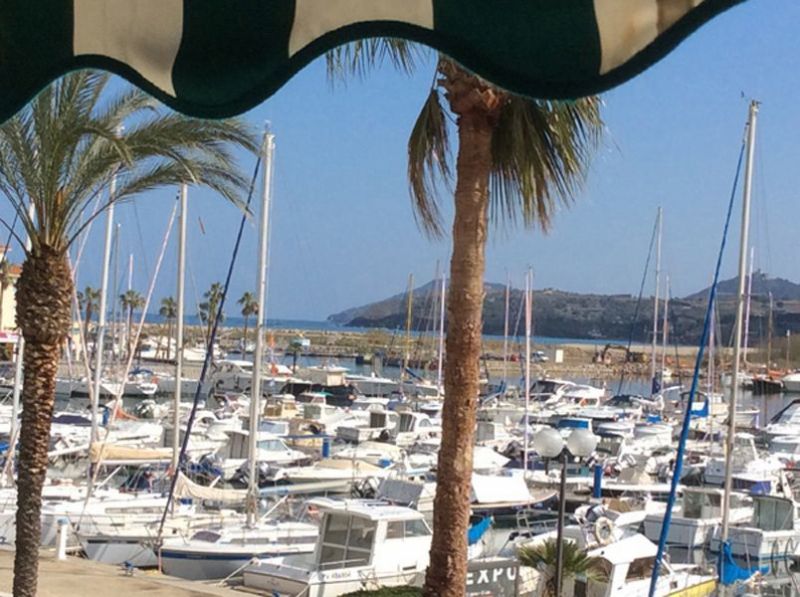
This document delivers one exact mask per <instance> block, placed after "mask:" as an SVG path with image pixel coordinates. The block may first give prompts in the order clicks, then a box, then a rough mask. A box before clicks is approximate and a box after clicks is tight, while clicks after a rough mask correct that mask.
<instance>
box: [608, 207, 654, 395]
mask: <svg viewBox="0 0 800 597" xmlns="http://www.w3.org/2000/svg"><path fill="white" fill-rule="evenodd" d="M656 236H658V217H657V216H656V221H655V222H654V223H653V234H652V235H651V236H650V248H649V249H648V250H647V260H646V261H645V262H644V272H643V273H642V283H641V284H640V285H639V297H638V298H637V299H636V306H635V307H634V308H633V318H632V319H631V327H630V329H629V331H628V346H627V348H626V349H625V362H624V363H622V368H621V370H620V373H619V384H618V385H617V394H622V385H623V384H624V383H625V373H627V368H628V358H629V355H630V354H631V346H633V336H634V334H635V333H636V324H637V323H639V311H640V310H641V308H642V299H643V298H644V287H645V284H647V274H648V272H649V271H650V261H651V260H652V258H653V247H654V246H655V244H656ZM653 300H655V297H653Z"/></svg>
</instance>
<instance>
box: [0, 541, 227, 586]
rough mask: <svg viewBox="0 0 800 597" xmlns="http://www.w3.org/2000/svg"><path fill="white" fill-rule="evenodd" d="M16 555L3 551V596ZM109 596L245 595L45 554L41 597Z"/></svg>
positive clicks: (0, 564)
mask: <svg viewBox="0 0 800 597" xmlns="http://www.w3.org/2000/svg"><path fill="white" fill-rule="evenodd" d="M13 569H14V552H13V551H11V550H7V549H0V597H6V596H7V595H9V596H10V595H11V582H12V577H13ZM72 595H74V596H81V597H107V596H108V595H126V596H127V595H147V596H148V597H232V596H234V595H238V596H239V597H242V594H241V593H239V592H237V591H233V590H231V589H226V588H223V587H217V586H214V585H208V584H204V583H199V582H188V581H185V580H180V579H175V578H170V577H168V576H164V575H162V574H159V573H157V572H148V571H138V570H137V571H135V572H134V574H133V576H126V575H125V573H124V571H123V570H122V569H121V568H119V567H116V566H108V565H105V564H98V563H97V562H92V561H90V560H85V559H83V558H74V557H70V558H67V559H66V560H63V561H58V560H56V559H55V557H54V555H53V552H52V551H50V552H48V551H42V554H41V556H40V559H39V597H57V596H58V597H70V596H72Z"/></svg>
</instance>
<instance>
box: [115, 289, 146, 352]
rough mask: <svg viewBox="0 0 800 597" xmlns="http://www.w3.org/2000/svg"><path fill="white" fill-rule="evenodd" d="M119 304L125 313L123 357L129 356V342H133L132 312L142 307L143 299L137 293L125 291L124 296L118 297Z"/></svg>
mask: <svg viewBox="0 0 800 597" xmlns="http://www.w3.org/2000/svg"><path fill="white" fill-rule="evenodd" d="M119 300H120V302H121V303H122V310H123V311H126V312H127V316H126V321H125V328H126V334H127V335H126V339H125V341H126V343H127V348H126V350H125V355H126V356H128V357H130V356H131V341H132V340H133V312H134V311H138V310H139V309H141V308H142V307H144V297H143V296H142V295H141V294H139V293H138V292H137V291H135V290H133V289H131V290H126V291H125V294H122V295H120V297H119Z"/></svg>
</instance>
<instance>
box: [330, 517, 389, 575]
mask: <svg viewBox="0 0 800 597" xmlns="http://www.w3.org/2000/svg"><path fill="white" fill-rule="evenodd" d="M376 528H377V522H375V521H373V520H368V519H366V518H359V517H356V516H347V515H344V514H328V515H327V516H326V518H325V531H324V533H323V536H322V550H321V552H320V562H319V563H320V567H321V568H323V569H331V568H352V567H356V566H366V565H367V564H368V563H369V560H370V555H371V552H372V544H373V542H374V540H375V529H376Z"/></svg>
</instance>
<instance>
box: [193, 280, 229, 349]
mask: <svg viewBox="0 0 800 597" xmlns="http://www.w3.org/2000/svg"><path fill="white" fill-rule="evenodd" d="M223 292H224V288H223V287H222V284H220V283H219V282H214V283H213V284H211V286H210V287H209V289H208V290H206V291H205V293H203V298H204V299H206V300H205V301H203V302H202V303H200V305H199V307H200V312H199V315H200V321H202V322H203V323H204V324H205V326H206V341H208V340H209V339H210V338H211V328H212V327H213V325H214V318H215V317H216V315H217V310H218V309H219V304H220V303H221V302H222V294H223ZM223 319H225V314H224V313H223V314H221V315H220V321H222V320H223Z"/></svg>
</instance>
